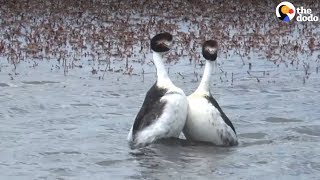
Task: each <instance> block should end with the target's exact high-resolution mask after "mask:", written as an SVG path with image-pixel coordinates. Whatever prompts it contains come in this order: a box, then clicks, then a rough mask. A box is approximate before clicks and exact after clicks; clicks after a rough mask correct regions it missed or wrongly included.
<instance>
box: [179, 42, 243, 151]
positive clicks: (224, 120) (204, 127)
mask: <svg viewBox="0 0 320 180" xmlns="http://www.w3.org/2000/svg"><path fill="white" fill-rule="evenodd" d="M217 51H218V42H217V41H215V40H209V41H205V42H204V44H203V45H202V55H203V57H204V58H205V59H206V64H205V69H204V73H203V76H202V79H201V82H200V85H199V87H198V88H197V90H196V91H195V92H194V93H192V94H191V95H189V96H188V102H189V110H188V116H187V121H186V124H185V127H184V129H183V133H184V135H185V136H186V138H187V139H188V140H191V141H199V142H206V143H212V144H214V145H219V146H233V145H237V144H238V138H237V134H236V131H235V128H234V127H233V125H232V123H231V121H230V120H229V118H228V117H227V116H226V115H225V113H224V112H223V111H222V109H221V107H220V106H219V104H218V102H217V101H216V100H215V99H214V98H213V96H212V94H211V93H210V76H211V73H212V69H213V67H214V65H215V61H216V59H217Z"/></svg>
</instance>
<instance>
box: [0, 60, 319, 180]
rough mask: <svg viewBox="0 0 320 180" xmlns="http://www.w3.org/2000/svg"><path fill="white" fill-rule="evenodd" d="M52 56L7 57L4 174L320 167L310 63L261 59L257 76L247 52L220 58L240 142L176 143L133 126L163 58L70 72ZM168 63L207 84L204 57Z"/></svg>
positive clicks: (0, 91)
mask: <svg viewBox="0 0 320 180" xmlns="http://www.w3.org/2000/svg"><path fill="white" fill-rule="evenodd" d="M47 63H48V62H43V63H40V65H39V66H38V67H35V68H34V67H29V66H28V64H27V63H25V64H23V63H21V64H20V65H19V66H18V69H17V70H13V67H12V66H11V65H5V63H2V64H1V66H2V68H1V72H0V124H1V128H0V179H4V180H9V179H77V180H79V179H213V178H216V179H318V178H319V176H320V145H319V144H320V133H319V132H320V75H319V74H317V73H316V72H315V71H314V70H313V71H311V74H310V75H309V76H308V79H307V80H306V81H305V82H304V80H303V79H304V78H305V77H304V74H305V71H304V69H303V68H302V67H297V68H296V67H291V66H289V67H284V66H283V65H280V66H279V67H278V66H276V65H274V64H273V63H271V62H268V61H266V60H261V59H258V60H257V61H254V63H253V66H252V69H251V70H250V74H251V76H249V75H248V73H247V71H249V70H248V67H247V65H245V66H242V65H241V60H239V59H233V60H228V61H225V62H223V63H220V65H219V68H218V67H217V68H216V71H215V72H214V73H213V78H212V84H211V91H212V94H213V95H214V97H215V98H216V99H217V101H218V102H219V103H220V105H221V107H222V108H223V110H224V111H225V113H226V114H227V116H229V118H230V119H231V121H232V122H233V124H234V126H235V128H236V131H237V133H238V136H239V141H240V144H239V145H238V146H236V147H214V146H209V145H199V144H179V143H171V144H170V143H168V144H155V145H151V146H148V147H146V148H143V149H136V150H132V149H130V148H129V146H128V144H127V140H126V137H127V133H128V131H129V129H130V126H131V125H132V123H133V121H134V118H135V115H136V114H137V112H138V111H139V108H140V106H141V104H142V102H143V99H144V96H145V93H146V92H147V90H148V88H149V87H150V86H151V85H152V84H153V83H154V81H155V75H154V72H155V70H154V67H153V66H151V65H144V72H145V73H144V74H142V73H137V74H138V75H133V76H128V75H123V74H122V73H111V72H106V73H105V76H104V79H99V78H98V75H99V73H100V75H101V73H102V72H98V75H93V74H91V73H90V70H91V67H89V68H82V69H73V70H69V73H68V75H66V76H64V74H63V70H60V71H59V70H52V69H50V67H51V65H47ZM168 67H169V72H170V77H171V78H172V80H173V82H174V83H175V84H176V85H177V86H179V87H181V88H182V89H183V90H184V91H185V92H186V94H190V93H191V92H192V91H193V90H194V89H195V88H196V87H197V85H198V84H199V81H197V79H198V80H199V78H200V76H199V75H201V74H202V71H203V67H200V66H197V67H196V68H194V66H193V65H189V62H181V63H178V64H176V65H168ZM137 72H140V70H139V69H138V70H137ZM195 72H197V73H199V75H197V76H196V73H195ZM9 73H10V74H9ZM232 73H233V78H232V76H231V74H232ZM258 79H259V82H258Z"/></svg>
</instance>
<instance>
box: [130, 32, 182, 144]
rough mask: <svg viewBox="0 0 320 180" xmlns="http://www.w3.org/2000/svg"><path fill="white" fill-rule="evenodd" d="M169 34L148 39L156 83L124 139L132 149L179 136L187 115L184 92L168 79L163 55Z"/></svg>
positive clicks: (167, 48) (169, 42) (168, 42)
mask: <svg viewBox="0 0 320 180" xmlns="http://www.w3.org/2000/svg"><path fill="white" fill-rule="evenodd" d="M172 39H173V38H172V35H171V34H170V33H160V34H157V35H156V36H154V37H153V38H152V39H151V43H150V44H151V49H152V51H153V52H152V54H153V61H154V64H155V66H156V70H157V81H156V82H155V84H154V85H153V86H152V87H151V88H150V89H149V91H148V92H147V94H146V97H145V99H144V102H143V104H142V107H141V109H140V111H139V113H138V114H137V116H136V119H135V121H134V124H133V126H132V127H131V129H130V132H129V135H128V140H129V142H130V144H131V145H132V146H133V147H143V146H146V145H148V144H150V143H152V142H155V141H156V140H160V139H164V138H171V137H179V134H180V133H181V132H182V129H183V127H184V125H185V122H186V118H187V113H188V101H187V97H186V95H185V94H184V92H183V91H182V90H181V89H180V88H178V87H176V86H175V85H174V84H173V83H172V81H171V80H170V78H169V76H168V74H167V72H166V69H165V66H164V64H163V61H164V60H163V56H164V54H165V53H166V52H168V51H169V50H170V47H171V44H172Z"/></svg>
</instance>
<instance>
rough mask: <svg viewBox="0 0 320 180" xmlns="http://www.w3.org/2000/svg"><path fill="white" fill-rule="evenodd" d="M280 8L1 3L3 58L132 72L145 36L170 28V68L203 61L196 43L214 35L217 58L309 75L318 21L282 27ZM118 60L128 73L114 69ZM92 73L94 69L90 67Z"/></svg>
mask: <svg viewBox="0 0 320 180" xmlns="http://www.w3.org/2000/svg"><path fill="white" fill-rule="evenodd" d="M278 3H279V1H253V0H244V1H235V0H234V1H228V2H224V1H204V0H202V1H196V0H188V1H186V0H179V1H178V0H174V1H169V0H166V1H159V2H156V1H116V0H110V1H103V0H86V1H82V0H79V1H78V0H57V1H47V0H2V1H0V17H1V19H0V26H1V27H0V32H1V35H0V36H1V39H0V56H1V57H3V58H5V59H7V61H8V62H10V63H11V64H13V66H14V67H16V65H17V64H18V63H19V62H21V61H32V66H37V62H38V61H41V60H56V61H58V65H59V66H62V67H64V73H65V74H67V72H68V69H70V68H75V67H79V68H81V67H82V66H83V64H82V63H80V62H81V61H83V60H87V61H93V62H98V63H100V62H103V63H105V64H107V66H106V68H105V69H104V71H113V72H122V73H123V74H133V72H134V69H133V67H132V64H133V63H145V57H146V54H147V53H149V52H150V50H149V39H150V37H151V36H153V35H155V34H156V33H158V32H162V31H168V32H172V33H173V34H174V35H175V40H176V45H175V49H174V50H173V51H172V52H173V53H171V55H170V56H169V61H170V62H173V63H176V62H177V61H179V59H181V58H176V57H183V58H188V59H189V60H190V63H195V64H197V63H201V62H200V57H201V54H200V53H199V44H201V42H203V40H205V39H209V38H215V39H217V40H218V41H219V43H220V44H221V46H220V48H221V55H220V56H222V57H224V58H226V59H228V58H230V57H232V56H234V55H236V56H239V57H240V59H241V60H242V63H243V64H244V65H245V64H248V65H249V68H251V64H252V63H253V62H254V61H255V60H256V59H254V60H253V59H252V57H253V56H255V57H257V56H259V57H261V58H262V59H267V60H269V61H273V62H274V63H275V64H278V65H279V64H281V63H283V64H285V65H286V66H289V65H290V64H291V65H292V66H294V65H296V66H298V65H299V64H300V65H301V64H302V65H303V67H304V68H305V70H306V74H308V69H310V65H309V63H308V61H306V59H305V57H316V58H313V59H312V60H313V61H316V62H317V64H319V63H318V62H319V61H320V55H319V49H320V45H319V44H320V42H319V37H320V30H319V24H320V23H319V22H304V23H302V22H296V21H291V22H290V23H284V22H280V21H279V20H278V19H277V17H276V15H275V7H276V5H277V4H278ZM292 3H293V4H294V5H295V6H304V7H310V8H312V10H313V12H314V13H315V14H314V15H317V16H319V11H318V10H319V9H320V7H319V1H311V0H306V1H303V2H301V1H300V2H298V1H292ZM317 13H318V14H317ZM316 53H318V55H316ZM257 60H258V59H257ZM115 61H120V62H123V63H124V67H125V68H124V69H122V70H119V69H115V68H113V67H112V66H111V65H112V63H113V62H115ZM316 69H317V72H318V69H319V66H318V65H317V67H316ZM92 73H93V74H94V73H97V72H96V70H95V69H92ZM249 75H250V74H249Z"/></svg>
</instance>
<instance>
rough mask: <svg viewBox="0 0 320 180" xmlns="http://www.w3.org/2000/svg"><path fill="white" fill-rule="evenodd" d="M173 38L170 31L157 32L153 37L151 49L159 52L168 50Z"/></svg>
mask: <svg viewBox="0 0 320 180" xmlns="http://www.w3.org/2000/svg"><path fill="white" fill-rule="evenodd" d="M172 39H173V38H172V35H171V34H170V33H167V32H164V33H160V34H157V35H155V36H154V37H153V38H152V39H151V49H152V50H153V51H154V52H159V53H162V52H167V51H169V50H170V48H171V45H172Z"/></svg>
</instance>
